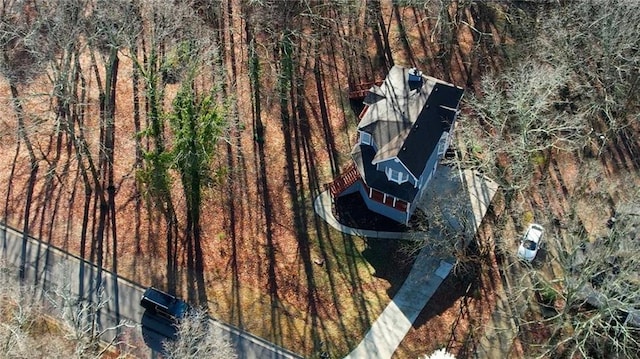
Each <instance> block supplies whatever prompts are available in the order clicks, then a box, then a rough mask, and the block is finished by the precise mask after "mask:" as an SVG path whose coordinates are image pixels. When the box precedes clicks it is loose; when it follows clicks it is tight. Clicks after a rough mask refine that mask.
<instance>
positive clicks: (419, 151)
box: [358, 66, 463, 181]
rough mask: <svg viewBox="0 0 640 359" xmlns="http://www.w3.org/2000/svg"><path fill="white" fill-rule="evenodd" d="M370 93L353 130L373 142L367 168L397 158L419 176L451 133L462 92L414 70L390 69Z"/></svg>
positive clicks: (395, 67) (415, 175) (394, 67)
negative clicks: (375, 148)
mask: <svg viewBox="0 0 640 359" xmlns="http://www.w3.org/2000/svg"><path fill="white" fill-rule="evenodd" d="M369 91H370V94H369V95H368V96H367V97H366V98H365V103H366V104H368V105H369V109H368V110H367V112H366V114H365V115H364V116H363V117H362V120H361V121H360V123H359V124H358V129H359V130H361V131H365V132H368V133H370V134H371V136H372V137H373V139H374V141H375V143H376V146H377V148H378V152H377V153H376V154H375V156H374V158H373V161H372V164H373V165H375V164H376V163H379V162H382V161H385V160H389V159H392V158H398V159H399V160H400V161H402V162H403V163H404V165H405V166H406V167H407V169H409V171H411V172H412V174H413V175H414V177H416V178H418V177H420V174H421V173H422V171H423V170H424V166H425V164H426V161H427V160H428V158H429V156H430V155H431V153H432V152H433V151H434V149H435V148H436V146H437V144H438V140H439V139H440V136H441V135H442V133H443V132H448V131H449V130H450V128H451V124H452V123H453V121H454V119H455V116H456V111H457V108H458V103H459V102H460V99H461V98H462V93H463V90H462V89H461V88H459V87H456V86H454V85H452V84H449V83H446V82H444V81H441V80H438V79H436V78H433V77H429V76H423V75H422V74H420V73H419V72H418V71H417V70H416V69H409V68H404V67H401V66H393V67H392V68H391V70H389V74H388V75H387V78H386V79H385V80H384V82H383V83H382V85H380V86H373V87H372V88H371V89H370V90H369ZM365 181H366V179H365Z"/></svg>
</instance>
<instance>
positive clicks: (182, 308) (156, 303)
mask: <svg viewBox="0 0 640 359" xmlns="http://www.w3.org/2000/svg"><path fill="white" fill-rule="evenodd" d="M140 305H141V306H142V307H143V308H145V309H147V310H148V311H150V312H151V313H153V314H157V315H159V316H162V317H165V318H167V319H169V320H172V321H177V320H180V319H182V318H183V317H184V316H185V315H186V314H187V312H188V311H189V304H187V302H185V301H184V300H182V299H180V298H176V297H175V296H173V295H171V294H169V293H166V292H163V291H161V290H160V289H157V288H154V287H149V288H147V290H145V291H144V294H143V295H142V298H140Z"/></svg>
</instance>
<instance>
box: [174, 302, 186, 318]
mask: <svg viewBox="0 0 640 359" xmlns="http://www.w3.org/2000/svg"><path fill="white" fill-rule="evenodd" d="M187 310H189V305H188V304H187V303H186V302H184V301H181V300H179V301H178V302H177V303H176V304H175V307H174V313H173V315H175V316H176V317H177V318H182V317H184V316H185V314H187Z"/></svg>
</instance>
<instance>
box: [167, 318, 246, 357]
mask: <svg viewBox="0 0 640 359" xmlns="http://www.w3.org/2000/svg"><path fill="white" fill-rule="evenodd" d="M177 329H178V330H177V338H176V339H175V340H170V339H169V340H167V341H165V342H164V343H163V346H164V350H165V357H166V358H167V359H183V358H184V359H190V358H193V359H198V358H212V359H216V358H220V359H223V358H224V359H233V358H237V357H238V355H237V353H236V352H235V349H233V347H232V346H231V343H230V342H229V339H228V338H226V337H225V335H224V334H223V333H222V330H221V329H220V327H218V326H216V324H215V323H213V322H212V321H211V320H210V319H209V316H208V315H207V313H206V312H205V311H204V310H202V309H192V310H191V311H190V312H189V313H188V314H187V316H186V317H185V318H183V319H182V320H181V321H180V322H179V323H178V324H177Z"/></svg>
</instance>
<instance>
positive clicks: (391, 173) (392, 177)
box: [385, 168, 409, 184]
mask: <svg viewBox="0 0 640 359" xmlns="http://www.w3.org/2000/svg"><path fill="white" fill-rule="evenodd" d="M385 173H386V174H387V178H388V179H389V181H393V182H395V183H397V184H402V183H405V182H407V181H408V180H409V174H408V173H404V172H400V171H396V170H394V169H392V168H387V169H386V171H385Z"/></svg>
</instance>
